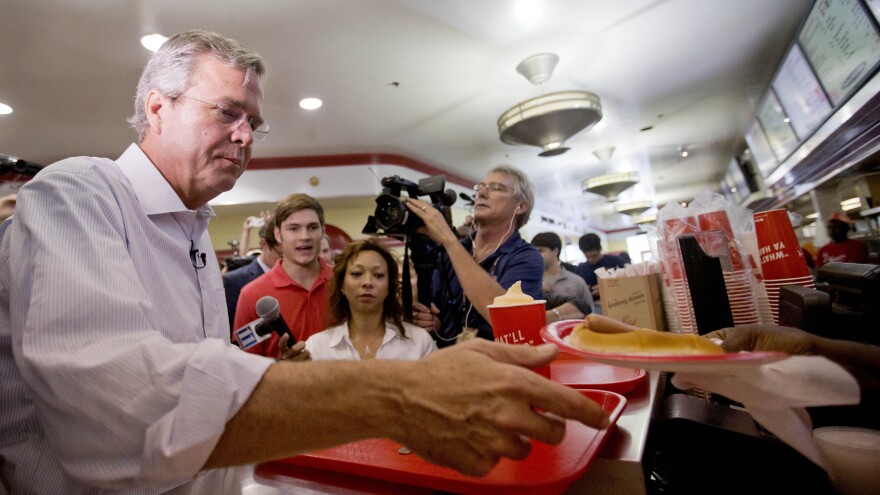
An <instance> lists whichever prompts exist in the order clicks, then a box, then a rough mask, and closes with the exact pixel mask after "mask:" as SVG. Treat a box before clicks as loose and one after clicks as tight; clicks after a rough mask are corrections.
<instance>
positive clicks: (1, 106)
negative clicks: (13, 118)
mask: <svg viewBox="0 0 880 495" xmlns="http://www.w3.org/2000/svg"><path fill="white" fill-rule="evenodd" d="M10 113H12V107H10V106H9V105H7V104H5V103H0V115H8V114H10Z"/></svg>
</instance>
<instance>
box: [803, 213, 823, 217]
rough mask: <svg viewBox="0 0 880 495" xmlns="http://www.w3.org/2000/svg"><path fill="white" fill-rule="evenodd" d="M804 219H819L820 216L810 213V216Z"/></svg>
mask: <svg viewBox="0 0 880 495" xmlns="http://www.w3.org/2000/svg"><path fill="white" fill-rule="evenodd" d="M804 218H819V214H818V213H810V214H809V215H807V216H805V217H804Z"/></svg>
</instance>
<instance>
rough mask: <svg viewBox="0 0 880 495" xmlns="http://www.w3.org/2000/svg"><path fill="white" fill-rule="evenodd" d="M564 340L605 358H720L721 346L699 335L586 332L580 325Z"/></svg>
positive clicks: (582, 325)
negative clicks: (609, 356) (636, 355)
mask: <svg viewBox="0 0 880 495" xmlns="http://www.w3.org/2000/svg"><path fill="white" fill-rule="evenodd" d="M566 339H567V341H568V343H569V344H571V345H573V346H575V347H578V348H581V349H584V350H586V351H590V352H597V353H605V354H638V355H646V356H679V355H692V354H724V349H722V348H721V346H719V345H718V344H715V343H714V342H712V341H711V340H709V339H706V338H703V337H701V336H699V335H695V334H679V333H668V332H658V331H656V330H648V329H646V328H637V329H634V330H629V331H623V332H617V333H603V332H596V331H593V330H590V329H589V328H587V327H586V326H585V325H584V324H580V325H578V326H576V327H575V328H574V329H572V331H571V334H569V335H568V337H567V338H566Z"/></svg>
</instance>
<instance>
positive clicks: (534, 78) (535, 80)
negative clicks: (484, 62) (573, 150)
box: [498, 53, 602, 157]
mask: <svg viewBox="0 0 880 495" xmlns="http://www.w3.org/2000/svg"><path fill="white" fill-rule="evenodd" d="M557 62H559V57H558V56H557V55H555V54H553V53H541V54H538V55H533V56H531V57H529V58H527V59H525V60H523V61H522V62H521V63H520V64H519V65H518V66H517V67H516V71H517V72H519V73H520V74H522V75H523V77H525V78H526V79H528V80H529V82H531V83H532V84H541V85H543V83H544V82H546V81H547V80H549V79H550V76H551V75H552V74H553V69H554V68H555V67H556V63H557ZM542 89H543V86H542ZM601 119H602V104H601V102H600V101H599V97H598V96H596V95H595V94H593V93H589V92H587V91H562V92H558V93H550V94H546V95H542V96H539V97H537V98H532V99H530V100H526V101H523V102H521V103H517V104H516V105H514V106H513V108H511V109H510V110H508V111H506V112H504V113H503V114H501V117H499V118H498V134H499V135H500V137H501V141H503V142H505V143H507V144H514V145H516V144H525V145H529V146H538V147H540V148H541V149H543V151H542V152H541V153H538V156H544V157H547V156H556V155H561V154H562V153H565V152H566V151H568V150H569V148H567V147H566V146H565V140H566V139H568V138H570V137H572V136H574V135H575V134H577V133H578V132H581V131H583V130H584V129H587V128H590V127H592V126H594V125H596V123H597V122H599V121H600V120H601Z"/></svg>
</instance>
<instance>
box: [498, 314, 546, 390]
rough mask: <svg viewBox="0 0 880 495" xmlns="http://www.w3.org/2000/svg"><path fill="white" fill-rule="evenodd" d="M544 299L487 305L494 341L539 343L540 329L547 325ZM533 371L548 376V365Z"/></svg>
mask: <svg viewBox="0 0 880 495" xmlns="http://www.w3.org/2000/svg"><path fill="white" fill-rule="evenodd" d="M545 302H546V301H543V300H538V301H535V302H532V303H526V304H517V305H514V306H495V305H490V306H489V319H490V320H491V323H492V333H494V334H495V342H502V343H504V344H521V345H541V344H543V343H544V340H543V339H542V338H541V329H542V328H544V327H545V326H547V309H546V306H545V304H544V303H545ZM535 371H536V372H537V373H539V374H541V375H543V376H545V377H546V378H550V366H542V367H540V368H535Z"/></svg>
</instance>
